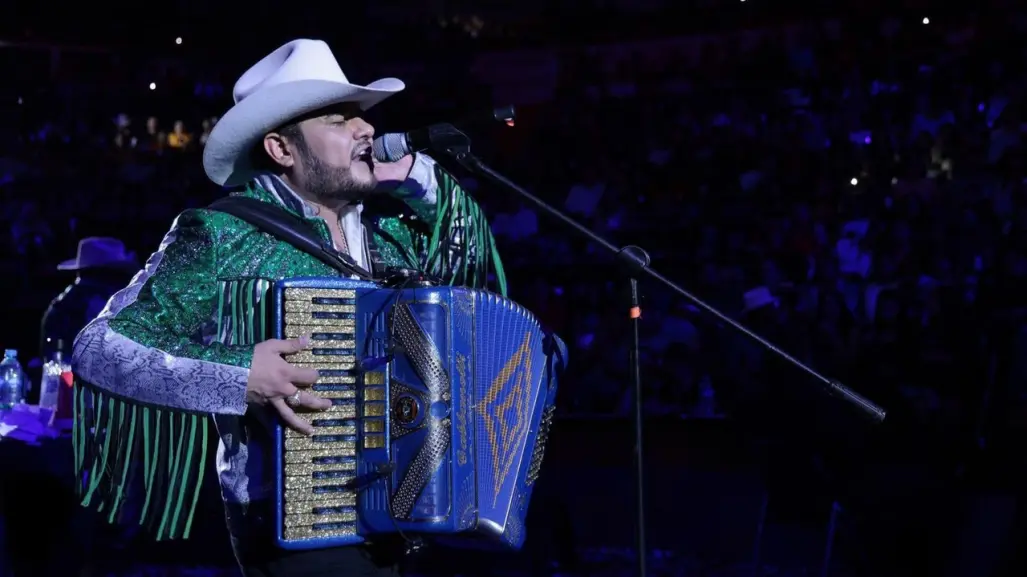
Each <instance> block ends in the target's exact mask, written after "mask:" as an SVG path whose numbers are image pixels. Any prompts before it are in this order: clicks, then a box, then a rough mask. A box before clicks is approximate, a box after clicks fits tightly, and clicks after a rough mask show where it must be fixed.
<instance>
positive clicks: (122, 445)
mask: <svg viewBox="0 0 1027 577" xmlns="http://www.w3.org/2000/svg"><path fill="white" fill-rule="evenodd" d="M74 413H75V426H74V429H73V430H72V444H73V446H74V452H75V472H76V479H77V480H78V483H77V488H78V491H79V496H80V497H81V499H82V506H83V507H88V508H91V509H94V510H96V511H97V512H99V513H106V517H107V521H108V522H109V523H121V522H125V521H126V520H136V519H137V520H138V522H139V524H140V525H145V526H147V527H148V528H149V529H150V530H151V531H152V532H153V533H154V534H155V536H156V539H157V540H158V541H162V540H167V539H187V538H188V537H189V532H190V531H191V529H192V525H193V516H194V514H195V512H196V506H197V502H198V501H199V497H200V488H201V486H202V485H203V475H204V471H205V470H206V465H207V452H208V450H209V446H210V426H211V424H210V417H209V416H208V415H198V414H191V413H186V412H182V411H174V410H169V409H163V408H156V407H150V406H146V405H142V404H139V403H134V402H131V401H128V400H126V399H123V398H120V397H115V396H113V395H111V394H109V393H107V392H104V391H101V390H99V389H97V388H95V387H91V386H89V385H88V384H87V383H83V382H81V381H76V383H75V390H74ZM140 457H142V459H140ZM140 461H141V462H140ZM140 491H141V494H142V503H141V504H140V503H139V500H140V499H137V498H135V497H137V496H138V495H139V494H140ZM126 518H127V519H126Z"/></svg>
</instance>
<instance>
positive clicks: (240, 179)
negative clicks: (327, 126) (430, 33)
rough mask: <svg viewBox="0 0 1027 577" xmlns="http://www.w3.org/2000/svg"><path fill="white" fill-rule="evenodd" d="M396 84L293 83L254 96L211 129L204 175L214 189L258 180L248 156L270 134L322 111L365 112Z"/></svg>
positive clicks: (400, 86) (400, 84) (398, 83)
mask: <svg viewBox="0 0 1027 577" xmlns="http://www.w3.org/2000/svg"><path fill="white" fill-rule="evenodd" d="M405 87H406V85H405V84H403V81H402V80H399V79H398V78H383V79H381V80H376V81H375V82H372V83H371V84H368V85H367V86H358V85H355V84H346V83H342V82H332V81H329V80H297V81H295V82H285V83H282V84H278V85H276V86H272V87H269V88H266V89H263V90H258V91H256V92H255V93H253V94H252V95H250V96H248V97H246V98H244V99H243V100H242V101H241V102H239V103H238V104H236V105H235V106H233V107H232V108H231V109H229V110H228V112H226V113H225V115H224V116H222V117H221V119H220V120H219V121H218V122H217V124H215V125H214V129H213V130H212V131H211V133H210V137H209V138H208V139H207V144H206V145H205V146H204V148H203V170H204V171H205V172H206V173H207V177H208V178H210V179H211V180H212V181H213V182H214V183H215V184H218V185H221V186H229V187H231V186H240V185H243V184H245V183H246V182H247V181H249V180H250V179H251V178H253V177H254V176H256V171H255V169H254V167H253V165H252V162H251V158H250V153H251V151H252V150H253V147H254V146H256V144H257V142H259V141H260V139H261V138H263V137H264V135H265V134H267V133H268V132H270V131H272V130H274V129H276V128H278V127H279V126H281V125H283V124H285V123H286V122H289V121H290V120H292V119H294V118H296V117H298V116H302V115H304V114H307V113H309V112H313V111H315V110H318V109H320V108H324V107H326V106H331V105H333V104H340V103H343V102H355V103H357V104H358V105H359V106H360V108H361V109H362V110H367V109H368V108H371V107H372V106H374V105H375V104H378V103H379V102H381V101H382V100H385V99H386V98H388V97H390V96H392V95H393V94H396V93H397V92H400V91H401V90H403V88H405Z"/></svg>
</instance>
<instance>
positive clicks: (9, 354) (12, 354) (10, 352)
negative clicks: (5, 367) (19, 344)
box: [4, 349, 18, 357]
mask: <svg viewBox="0 0 1027 577" xmlns="http://www.w3.org/2000/svg"><path fill="white" fill-rule="evenodd" d="M4 356H5V357H16V356H18V350H17V349H4Z"/></svg>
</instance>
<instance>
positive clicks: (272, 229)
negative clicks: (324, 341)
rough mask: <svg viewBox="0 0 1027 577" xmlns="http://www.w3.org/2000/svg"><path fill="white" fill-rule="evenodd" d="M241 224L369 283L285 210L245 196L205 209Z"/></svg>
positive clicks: (345, 257)
mask: <svg viewBox="0 0 1027 577" xmlns="http://www.w3.org/2000/svg"><path fill="white" fill-rule="evenodd" d="M207 208H208V209H209V210H216V211H218V212H223V213H225V214H230V215H232V216H234V217H236V218H238V219H240V220H244V221H246V222H248V223H250V224H252V225H253V226H255V227H257V228H258V229H260V230H261V231H263V232H266V233H268V234H270V235H271V236H274V237H275V238H277V239H279V240H281V241H283V242H287V243H289V244H291V245H292V246H294V247H296V248H298V249H299V250H301V251H303V252H305V253H307V254H309V255H311V256H313V257H314V258H317V259H318V260H320V261H321V262H323V263H325V264H327V265H328V266H330V267H332V268H334V269H335V270H338V271H339V272H342V273H343V274H346V275H354V276H357V277H359V278H362V279H364V280H371V279H372V275H371V273H369V272H368V271H366V270H364V269H363V268H362V267H360V266H359V265H358V264H357V263H356V262H354V260H353V259H352V258H350V257H349V256H348V255H345V254H342V253H340V252H339V251H337V250H335V249H334V248H333V247H332V246H331V245H329V244H327V243H325V242H323V241H322V240H321V237H320V236H319V235H318V234H317V231H315V230H314V229H313V228H311V227H310V225H309V224H308V223H307V222H306V221H305V220H303V219H302V218H300V217H298V216H296V215H294V214H292V213H290V212H288V211H287V210H285V209H284V208H281V207H278V206H275V205H273V204H270V203H267V202H264V201H261V200H257V199H256V198H250V197H246V196H226V197H224V198H219V199H218V200H216V201H214V202H213V203H211V205H210V206H208V207H207Z"/></svg>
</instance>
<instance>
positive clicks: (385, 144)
mask: <svg viewBox="0 0 1027 577" xmlns="http://www.w3.org/2000/svg"><path fill="white" fill-rule="evenodd" d="M514 117H515V111H514V107H513V106H499V107H496V108H493V109H492V110H490V111H488V112H487V113H486V114H475V115H471V116H467V117H465V118H463V119H462V120H460V121H458V122H457V124H458V125H460V126H467V125H473V124H477V123H478V121H479V120H480V119H487V120H489V121H493V122H495V121H498V122H504V123H506V124H509V125H512V124H513V121H514ZM469 144H470V140H469V139H468V138H467V135H466V134H464V133H463V132H462V131H461V130H460V129H459V128H457V127H456V126H454V125H453V124H449V123H440V124H432V125H430V126H427V127H424V128H417V129H414V130H411V131H409V132H390V133H386V134H383V135H381V136H379V137H378V138H375V139H374V142H373V143H371V154H372V155H374V159H375V160H377V161H378V162H396V161H397V160H399V159H401V158H403V157H404V156H406V155H408V154H412V153H414V152H420V151H422V150H438V149H446V148H451V147H454V146H467V145H469Z"/></svg>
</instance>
